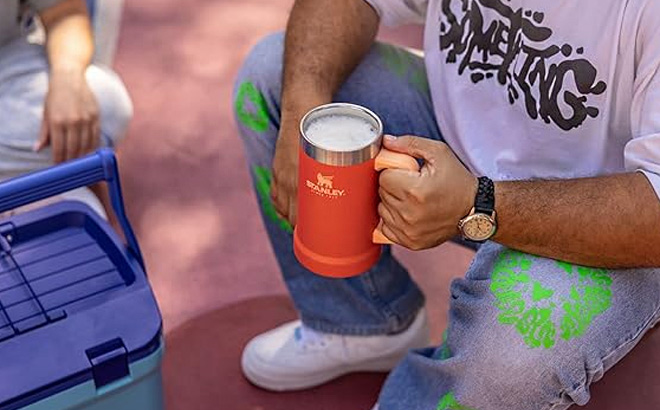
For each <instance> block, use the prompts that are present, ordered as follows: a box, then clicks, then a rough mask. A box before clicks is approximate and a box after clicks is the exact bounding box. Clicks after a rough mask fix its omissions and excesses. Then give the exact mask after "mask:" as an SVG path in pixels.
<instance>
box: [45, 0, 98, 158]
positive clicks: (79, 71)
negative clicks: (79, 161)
mask: <svg viewBox="0 0 660 410" xmlns="http://www.w3.org/2000/svg"><path fill="white" fill-rule="evenodd" d="M34 3H35V4H39V3H38V0H35V1H34ZM39 17H40V18H41V21H42V22H43V25H44V27H45V29H46V48H47V54H48V61H49V64H50V77H49V89H48V94H47V95H46V101H45V104H44V119H43V123H42V127H41V132H40V136H39V141H38V142H37V144H36V146H35V149H36V150H41V149H42V148H44V147H45V146H47V145H49V144H50V145H51V146H52V149H53V160H54V161H55V162H62V161H66V160H70V159H74V158H76V157H79V156H81V155H83V154H85V153H87V152H89V151H91V150H93V149H94V148H95V147H96V146H97V145H98V142H99V140H100V127H99V108H98V104H97V101H96V99H95V97H94V95H93V94H92V91H91V90H90V88H89V86H88V84H87V81H86V79H85V71H86V70H87V67H88V66H89V65H90V63H91V60H92V56H93V53H94V42H93V38H92V31H91V27H90V21H89V17H88V14H87V7H86V4H85V2H84V0H63V1H61V2H58V3H57V4H55V5H53V6H51V7H48V8H45V9H42V10H39Z"/></svg>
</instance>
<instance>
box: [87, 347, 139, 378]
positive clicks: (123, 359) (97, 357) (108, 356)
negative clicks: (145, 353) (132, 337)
mask: <svg viewBox="0 0 660 410" xmlns="http://www.w3.org/2000/svg"><path fill="white" fill-rule="evenodd" d="M85 353H86V354H87V358H88V359H89V362H90V363H91V364H92V374H93V376H94V384H95V385H96V388H97V389H99V388H101V387H103V386H106V385H108V384H110V383H113V382H115V381H117V380H120V379H123V378H124V377H127V376H129V375H130V371H129V369H128V350H127V349H126V346H124V342H123V341H122V340H121V339H119V338H117V339H112V340H110V341H108V342H105V343H102V344H100V345H98V346H95V347H92V348H90V349H87V350H86V351H85Z"/></svg>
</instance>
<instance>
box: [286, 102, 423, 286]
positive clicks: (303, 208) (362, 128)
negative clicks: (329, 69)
mask: <svg viewBox="0 0 660 410" xmlns="http://www.w3.org/2000/svg"><path fill="white" fill-rule="evenodd" d="M300 133H301V138H300V149H299V164H298V217H297V224H296V227H295V230H294V237H293V246H294V253H295V255H296V258H297V259H298V261H299V262H300V263H301V264H302V265H303V266H304V267H306V268H307V269H309V270H310V271H312V272H314V273H317V274H319V275H322V276H328V277H333V278H346V277H350V276H355V275H359V274H361V273H363V272H365V271H367V270H369V268H371V267H372V266H373V265H374V264H375V263H376V262H377V261H378V259H379V258H380V254H381V251H382V245H383V244H391V242H390V241H389V240H388V239H387V238H386V237H385V236H384V235H383V234H382V232H381V231H380V229H379V228H378V226H379V216H378V202H379V197H378V172H379V171H381V170H383V169H386V168H399V169H409V170H413V171H419V165H418V163H417V161H416V160H415V159H414V158H413V157H411V156H409V155H405V154H401V153H395V152H392V151H389V150H387V149H385V148H381V144H382V139H383V124H382V122H381V120H380V118H378V116H377V115H376V114H374V113H373V112H372V111H370V110H368V109H367V108H364V107H361V106H358V105H354V104H346V103H333V104H327V105H322V106H319V107H317V108H314V109H313V110H311V111H310V112H308V113H307V114H306V115H305V117H304V118H303V119H302V121H301V123H300Z"/></svg>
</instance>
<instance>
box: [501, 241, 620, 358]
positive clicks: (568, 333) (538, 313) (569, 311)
mask: <svg viewBox="0 0 660 410" xmlns="http://www.w3.org/2000/svg"><path fill="white" fill-rule="evenodd" d="M534 259H535V257H533V256H531V255H527V254H524V253H521V252H517V251H513V250H507V251H504V252H503V253H502V254H501V255H500V256H499V258H498V260H497V262H496V263H495V267H494V268H493V275H492V282H491V286H490V290H491V292H492V293H493V295H494V296H495V299H496V302H495V306H496V307H497V309H498V310H499V311H500V313H499V315H498V317H497V320H498V321H499V322H500V323H501V324H503V325H513V326H514V327H515V329H516V330H517V331H518V333H520V335H521V336H522V338H523V341H524V342H525V344H526V345H527V346H529V347H531V348H538V347H543V348H546V349H549V348H551V347H553V346H554V345H555V343H556V341H557V334H558V333H559V337H560V338H561V339H563V340H566V341H568V340H571V339H573V338H577V337H581V336H584V334H585V332H586V331H587V329H588V328H589V325H590V324H591V323H592V322H593V320H594V318H595V317H596V316H598V315H600V314H602V313H604V312H605V311H606V310H607V309H609V308H610V306H611V303H612V290H611V285H612V278H611V277H610V275H609V273H608V271H607V270H604V269H592V268H586V267H583V266H575V265H572V264H569V263H566V262H561V261H557V262H556V264H557V266H558V267H559V268H560V269H561V270H562V271H564V272H565V273H566V274H567V276H568V278H569V280H573V281H576V283H575V284H574V285H572V286H571V289H570V292H569V295H566V296H565V297H561V296H560V295H557V292H556V291H555V290H554V289H551V288H547V287H544V286H543V284H542V283H541V282H540V281H532V279H531V277H530V275H529V270H530V269H531V268H532V265H533V263H534V262H533V260H534ZM557 299H559V300H557ZM558 306H559V307H560V309H557V307H558ZM555 317H558V319H559V326H557V322H556V320H555ZM557 327H559V328H557Z"/></svg>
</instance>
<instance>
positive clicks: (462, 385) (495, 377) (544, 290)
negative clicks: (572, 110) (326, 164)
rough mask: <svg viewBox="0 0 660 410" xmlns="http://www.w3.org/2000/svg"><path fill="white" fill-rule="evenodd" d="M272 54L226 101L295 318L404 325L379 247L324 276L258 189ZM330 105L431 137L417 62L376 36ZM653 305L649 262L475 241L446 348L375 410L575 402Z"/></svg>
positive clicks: (262, 186) (276, 82) (333, 327)
mask: <svg viewBox="0 0 660 410" xmlns="http://www.w3.org/2000/svg"><path fill="white" fill-rule="evenodd" d="M282 53H283V36H282V35H281V34H277V35H273V36H270V37H268V38H266V39H264V40H263V41H262V42H261V43H259V44H258V45H257V46H256V47H255V48H254V49H253V51H252V53H251V54H250V55H249V56H248V57H247V59H246V61H245V64H244V66H243V68H242V69H241V71H240V73H239V76H238V81H237V83H236V89H235V93H234V99H235V100H234V101H235V111H236V118H237V122H238V124H239V129H240V133H241V136H242V139H243V142H244V144H245V149H246V154H247V159H248V162H249V165H250V168H251V171H252V176H253V179H254V182H255V187H256V190H257V195H258V197H259V201H260V203H261V210H262V214H263V219H264V222H265V224H266V228H267V231H268V235H269V237H270V242H271V244H272V246H273V249H274V251H275V255H276V257H277V260H278V262H279V265H280V268H281V270H282V274H283V276H284V280H285V282H286V284H287V287H288V289H289V291H290V293H291V296H292V298H293V300H294V303H295V305H296V308H297V309H298V311H299V312H300V316H301V318H302V320H303V322H304V323H305V324H306V325H307V326H309V327H311V328H313V329H316V330H319V331H322V332H329V333H339V334H350V335H375V334H394V333H397V332H401V331H403V330H405V329H406V327H407V326H408V325H409V324H410V322H411V321H412V320H413V318H414V317H415V315H416V313H417V312H418V311H419V309H420V308H421V307H422V306H423V304H424V297H423V295H422V293H421V291H420V290H419V288H418V287H417V285H416V284H415V283H414V282H413V281H412V280H411V278H410V276H409V275H408V272H407V271H406V269H405V268H404V267H403V266H402V265H401V264H400V263H399V262H398V261H397V260H396V259H395V258H394V257H393V256H392V254H391V252H390V250H389V249H387V250H386V251H385V252H384V254H383V257H382V258H381V260H380V262H379V263H378V264H377V265H376V266H375V267H374V268H373V269H371V270H370V271H368V272H365V273H364V274H363V275H361V276H359V277H356V278H351V279H345V280H336V279H326V278H322V277H320V276H317V275H314V274H313V273H311V272H309V271H308V270H306V269H305V268H303V267H302V266H301V265H300V264H299V263H298V262H297V261H296V259H295V257H294V255H293V251H292V236H291V230H290V227H289V226H288V225H287V224H286V222H284V221H282V220H280V219H278V218H277V215H276V214H275V212H274V209H273V205H272V204H271V202H270V200H269V184H270V167H271V163H272V159H273V154H274V150H275V142H276V139H277V133H278V128H279V120H280V114H279V113H280V93H281V77H282ZM335 100H336V101H344V102H351V103H356V104H361V105H364V106H366V107H368V108H370V109H372V110H373V111H375V112H376V113H377V114H378V115H379V116H380V117H381V118H383V119H384V123H385V132H386V133H390V134H394V135H400V134H413V135H418V136H423V137H427V138H432V139H435V140H441V139H442V137H441V134H440V131H439V129H438V126H437V124H436V121H435V118H434V114H433V106H432V102H431V98H430V95H429V90H428V84H427V81H426V74H425V70H424V63H423V61H422V59H421V58H419V57H416V56H413V55H412V54H409V53H408V52H406V51H404V50H402V49H399V48H396V47H394V46H390V45H385V44H376V45H375V46H374V47H373V49H372V50H371V52H370V53H369V54H368V55H367V57H366V58H365V59H364V60H363V62H362V63H361V64H360V65H359V66H358V67H357V69H356V70H355V71H354V72H353V74H352V75H351V76H350V77H349V79H348V80H347V81H346V83H345V84H344V85H343V87H342V88H341V89H340V91H339V92H338V93H337V95H336V97H335ZM438 264H442V261H441V260H439V261H438ZM427 297H434V296H433V295H427ZM659 309H660V269H638V270H618V271H617V270H604V269H593V268H585V267H581V266H575V265H572V264H569V263H564V262H559V261H555V260H550V259H545V258H540V257H536V256H532V255H527V254H524V253H521V252H518V251H515V250H511V249H507V248H505V247H503V246H501V245H498V244H496V243H486V244H485V245H483V246H482V247H481V248H480V249H479V251H478V252H477V254H476V256H475V258H474V261H473V262H472V265H471V266H470V268H469V270H468V272H467V273H466V275H465V278H464V279H457V280H455V281H454V282H453V283H452V284H451V305H450V310H449V325H448V329H447V331H446V333H445V340H444V342H443V344H442V345H441V346H439V347H432V348H428V349H423V350H419V351H415V352H411V353H410V354H409V355H408V356H407V357H406V358H405V359H404V360H403V362H402V363H401V364H400V365H399V366H398V367H397V368H396V369H395V370H394V371H393V372H392V373H391V374H390V376H389V378H388V379H387V381H386V383H385V385H384V387H383V390H382V393H381V395H380V398H379V403H380V410H432V409H434V410H435V409H437V410H457V409H462V410H469V409H474V410H503V409H507V410H539V409H565V408H568V407H569V406H570V405H571V404H574V403H577V404H580V405H583V404H585V403H587V401H588V400H589V397H590V395H589V386H590V385H591V383H593V382H595V381H597V380H599V379H600V378H601V377H602V376H603V374H604V372H605V371H607V370H608V369H609V368H610V367H612V366H613V365H614V364H615V363H616V362H618V361H619V360H620V359H621V358H622V357H623V356H625V355H626V354H627V353H628V352H629V351H630V350H631V349H632V348H633V347H634V346H635V345H636V344H637V342H638V341H639V340H640V338H641V337H642V336H643V335H644V333H645V332H646V331H647V330H649V329H650V328H651V327H653V326H654V325H655V324H656V322H657V321H658V319H659V318H660V314H659Z"/></svg>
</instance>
